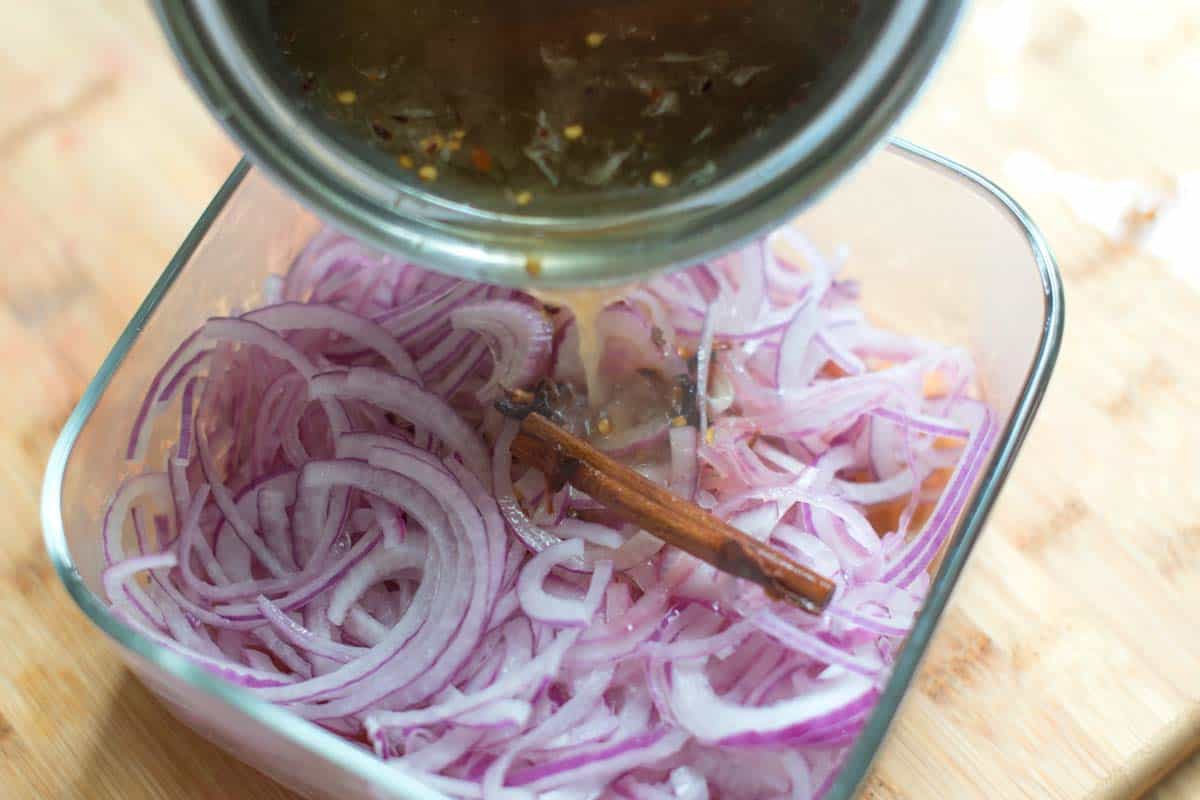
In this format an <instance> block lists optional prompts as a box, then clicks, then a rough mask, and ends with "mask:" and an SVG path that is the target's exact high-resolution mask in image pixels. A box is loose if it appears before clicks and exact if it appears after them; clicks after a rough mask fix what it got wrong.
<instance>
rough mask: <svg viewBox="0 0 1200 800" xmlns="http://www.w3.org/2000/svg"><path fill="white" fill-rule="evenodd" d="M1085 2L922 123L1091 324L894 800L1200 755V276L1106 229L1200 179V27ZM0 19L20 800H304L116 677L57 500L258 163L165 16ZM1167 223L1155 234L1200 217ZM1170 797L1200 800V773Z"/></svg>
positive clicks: (0, 468) (8, 547)
mask: <svg viewBox="0 0 1200 800" xmlns="http://www.w3.org/2000/svg"><path fill="white" fill-rule="evenodd" d="M1076 2H1077V3H1078V8H1077V7H1076V6H1075V5H1074V4H1073V3H1072V2H1069V0H1043V1H1042V2H1038V3H1036V4H1035V3H1034V2H1033V0H990V2H982V3H979V4H978V5H977V6H976V8H975V11H974V13H973V16H972V17H971V20H970V22H969V24H968V26H967V27H966V29H965V30H964V32H963V35H962V36H961V37H960V39H959V41H958V44H957V45H956V48H955V50H954V51H953V53H952V55H951V57H950V58H949V59H948V63H947V64H946V65H945V67H944V69H943V71H942V73H941V77H940V78H939V79H938V81H937V82H936V83H935V85H934V87H933V89H932V90H931V91H930V92H929V93H928V94H927V95H926V96H925V98H924V100H923V102H922V103H921V105H920V107H919V111H917V112H916V113H914V115H913V116H912V117H911V118H910V120H909V121H908V122H907V124H906V125H905V127H904V132H905V133H906V134H907V135H909V136H910V137H912V138H914V139H916V140H918V141H920V142H922V143H923V144H927V145H931V146H933V147H935V148H937V149H941V150H943V151H944V152H946V153H947V154H949V155H951V156H954V157H957V158H959V159H960V160H962V161H964V162H966V163H968V164H971V165H973V166H976V167H978V168H980V169H981V170H982V171H983V172H985V173H986V174H989V175H992V176H994V177H995V178H997V179H998V180H999V181H1000V182H1001V183H1003V184H1005V185H1007V186H1009V187H1010V188H1011V189H1012V190H1013V191H1014V193H1015V194H1016V195H1017V197H1018V199H1020V200H1022V201H1023V202H1025V203H1026V205H1027V206H1028V207H1029V208H1030V210H1031V211H1033V213H1034V216H1035V218H1037V219H1038V220H1039V221H1040V222H1041V223H1042V225H1043V227H1044V228H1045V230H1046V232H1047V233H1048V235H1049V237H1050V240H1051V242H1052V244H1053V245H1054V247H1055V249H1056V250H1057V252H1058V255H1059V258H1060V261H1061V264H1062V269H1063V272H1064V274H1065V276H1066V282H1067V297H1068V309H1069V310H1068V326H1067V340H1066V343H1065V346H1064V348H1063V354H1062V359H1061V361H1060V364H1059V368H1058V372H1057V374H1056V376H1055V380H1054V382H1053V384H1052V387H1051V391H1050V393H1049V395H1048V397H1047V398H1046V402H1045V405H1044V406H1043V409H1042V413H1041V416H1040V418H1039V420H1038V422H1037V424H1036V425H1035V427H1034V430H1033V433H1032V435H1031V437H1030V439H1029V442H1028V444H1027V446H1026V448H1025V451H1024V453H1023V454H1022V457H1021V459H1020V461H1019V463H1018V465H1017V468H1016V471H1015V472H1014V474H1013V476H1012V479H1011V480H1010V481H1009V484H1008V487H1007V489H1006V490H1005V493H1004V495H1003V496H1002V498H1001V501H1000V503H999V506H998V508H997V510H996V512H995V514H994V515H993V518H992V521H991V523H990V524H989V526H988V529H987V531H986V532H985V534H984V536H983V538H982V541H981V543H980V545H979V547H978V548H977V549H976V551H975V555H974V557H973V559H972V562H971V565H970V566H969V568H968V570H967V573H966V575H965V576H964V578H963V580H962V583H961V584H960V589H959V591H958V593H957V595H956V596H955V598H954V600H953V602H952V604H951V608H950V610H949V611H948V613H947V615H946V618H945V622H944V624H943V626H942V628H941V630H940V632H939V634H938V638H937V640H936V642H935V643H934V645H933V646H932V648H931V650H930V654H929V658H928V660H927V662H926V663H925V665H924V666H923V668H922V671H921V673H920V677H919V678H918V680H917V681H916V685H915V688H914V690H913V692H912V694H911V696H910V699H909V702H908V703H907V705H906V706H905V708H904V710H903V712H902V714H901V716H900V718H899V720H898V722H897V725H896V728H895V735H894V736H893V737H892V739H891V740H890V742H889V744H888V746H887V747H886V751H885V752H884V754H883V755H882V757H881V758H880V760H879V762H878V764H877V767H876V771H875V774H874V777H873V778H872V780H871V782H870V785H869V788H868V789H867V792H866V796H867V797H870V798H875V799H876V800H924V798H931V797H951V798H989V800H1009V798H1012V799H1013V800H1016V798H1063V799H1064V800H1109V799H1111V800H1123V799H1124V798H1127V797H1131V796H1133V795H1135V794H1136V793H1138V792H1139V791H1141V790H1142V789H1144V788H1145V787H1147V786H1149V785H1150V784H1151V783H1153V781H1154V780H1155V779H1156V778H1157V777H1158V776H1159V775H1160V774H1161V773H1162V772H1163V771H1165V770H1166V769H1168V768H1169V767H1170V766H1172V765H1173V764H1175V763H1176V762H1178V761H1179V760H1180V759H1182V758H1183V757H1184V756H1185V755H1186V753H1187V752H1188V751H1189V750H1190V749H1191V748H1192V747H1193V746H1194V745H1195V744H1196V743H1197V740H1198V739H1200V626H1198V625H1197V616H1198V615H1197V609H1200V491H1198V489H1197V477H1200V469H1198V467H1200V456H1198V455H1197V454H1198V453H1200V421H1198V420H1200V413H1198V412H1200V399H1198V398H1200V367H1198V366H1197V363H1198V361H1197V354H1200V325H1198V322H1197V321H1198V320H1200V260H1198V259H1197V258H1196V257H1195V256H1191V258H1190V261H1189V260H1188V259H1187V258H1184V259H1182V260H1177V261H1176V262H1175V263H1173V264H1172V263H1168V264H1164V263H1159V262H1157V261H1154V260H1152V259H1151V258H1149V257H1147V256H1146V255H1145V254H1144V253H1143V252H1141V249H1140V248H1139V247H1138V243H1137V242H1136V241H1134V239H1135V238H1136V237H1132V236H1124V237H1118V238H1117V239H1116V240H1114V239H1112V238H1110V237H1106V236H1104V235H1102V234H1101V233H1099V232H1097V230H1096V229H1095V226H1096V225H1100V227H1104V224H1103V223H1104V222H1105V220H1106V219H1107V218H1106V217H1104V214H1105V213H1107V214H1108V215H1109V217H1111V216H1112V215H1113V214H1116V218H1117V219H1118V220H1119V218H1120V217H1121V213H1122V209H1121V208H1120V207H1119V206H1120V204H1119V203H1116V205H1115V206H1114V202H1110V201H1112V198H1111V197H1109V195H1110V194H1113V193H1114V192H1115V193H1116V194H1120V192H1119V191H1117V190H1116V189H1114V188H1113V187H1114V186H1116V187H1117V188H1118V189H1119V188H1120V186H1122V185H1121V184H1113V183H1112V182H1113V181H1116V180H1118V179H1122V178H1130V179H1135V180H1137V181H1140V182H1142V183H1144V184H1145V185H1146V186H1147V187H1149V189H1150V190H1151V192H1152V193H1154V192H1158V193H1161V194H1163V196H1164V197H1166V198H1168V199H1169V197H1170V194H1171V186H1172V180H1173V176H1174V175H1176V174H1177V173H1180V172H1186V171H1196V170H1198V169H1200V152H1198V151H1196V149H1195V147H1194V137H1195V131H1197V130H1200V96H1197V94H1196V93H1195V91H1194V87H1195V86H1196V85H1197V81H1198V80H1200V41H1198V33H1200V19H1198V15H1200V12H1198V11H1197V10H1196V9H1195V4H1194V3H1189V2H1187V0H1159V2H1157V3H1152V4H1140V5H1137V6H1135V7H1134V6H1129V4H1126V3H1123V2H1117V1H1116V0H1076ZM0 11H2V12H3V14H2V18H3V19H4V26H3V28H0V42H2V44H3V50H2V52H3V53H4V57H3V58H2V59H0V97H3V98H4V102H3V103H0V254H2V256H0V257H2V258H3V264H4V266H3V267H2V268H0V508H3V509H4V510H5V512H6V522H5V525H4V533H3V535H2V537H0V642H3V644H4V648H5V649H4V653H3V655H2V656H0V787H3V790H2V791H0V796H3V797H4V798H20V799H22V800H23V799H24V798H97V799H99V800H105V799H109V798H111V799H114V800H115V799H117V798H120V800H132V799H134V798H159V797H169V798H185V797H186V798H223V799H224V798H285V797H289V795H288V794H287V793H285V792H284V791H283V790H281V789H279V788H277V787H276V786H274V785H273V784H271V783H270V782H268V781H267V780H266V779H264V778H262V777H260V776H258V775H257V774H256V773H254V772H253V771H252V770H250V769H249V768H247V767H245V766H243V765H241V764H240V763H239V762H237V761H236V760H235V759H233V758H231V757H229V756H226V755H225V754H223V753H221V752H220V751H218V750H216V749H215V748H214V747H212V746H210V745H208V744H207V743H205V742H203V741H202V740H200V739H199V738H198V737H197V736H196V735H194V734H192V733H191V732H189V731H188V730H187V729H185V728H184V727H183V726H181V725H179V724H177V723H175V722H174V721H173V720H172V719H171V718H170V717H169V716H168V714H167V713H166V711H165V710H164V709H163V708H162V707H161V706H160V705H159V704H158V703H157V702H156V701H155V700H154V698H153V697H152V696H151V695H149V694H148V693H147V692H146V691H145V690H144V689H142V688H141V687H140V685H139V684H138V683H137V682H136V681H135V680H134V679H132V678H131V677H130V675H129V673H127V672H126V671H124V670H123V669H122V668H121V667H120V665H119V662H118V660H117V658H116V657H115V656H114V654H113V652H112V651H111V649H110V647H109V645H108V643H107V642H106V641H105V640H104V639H103V637H102V636H101V635H100V634H98V633H97V632H96V631H95V630H93V629H92V627H91V625H90V623H89V622H87V620H85V619H84V618H83V616H82V615H81V614H80V613H79V612H77V611H76V610H75V609H74V608H73V606H72V603H71V601H70V600H69V598H68V597H67V596H66V594H65V593H64V592H63V591H62V590H61V589H60V588H59V586H58V581H57V579H56V578H55V577H54V575H53V573H52V571H51V568H50V566H49V564H48V563H47V560H46V558H45V557H44V555H43V552H42V544H41V534H40V529H39V523H38V518H37V511H36V508H37V497H38V491H39V486H40V482H41V474H42V469H43V465H44V463H45V460H46V456H47V454H48V452H49V449H50V446H51V444H52V442H53V440H54V437H55V436H56V435H57V432H58V430H59V428H60V427H61V425H62V423H63V421H64V419H65V418H66V416H67V414H68V413H69V411H70V410H71V408H72V407H73V405H74V404H75V402H76V401H77V399H78V397H79V395H80V393H81V392H82V390H83V388H84V386H85V385H86V382H87V380H88V379H89V378H90V376H91V375H92V374H93V373H94V372H95V369H96V367H97V365H98V364H99V363H100V361H101V359H102V358H103V356H104V355H105V353H106V352H107V351H108V349H109V347H110V345H111V343H112V341H113V340H114V338H115V337H116V335H117V333H118V331H119V330H120V329H121V327H122V326H123V325H124V324H125V321H126V320H127V319H128V318H129V316H130V314H131V312H132V311H133V309H134V307H135V306H136V304H137V303H138V302H139V300H140V299H141V297H142V296H143V295H144V293H145V291H146V289H147V288H148V287H149V286H150V284H151V282H152V280H153V279H154V278H155V277H156V276H157V274H158V272H159V271H160V269H161V267H162V266H163V264H165V263H166V261H167V260H168V258H169V257H170V255H171V254H172V252H173V251H174V249H175V247H176V246H177V244H178V243H179V242H180V240H181V239H182V238H183V236H184V234H185V233H186V231H187V229H188V227H189V226H190V225H191V223H192V222H193V221H194V220H195V218H196V217H197V216H198V215H199V213H200V211H201V209H202V208H203V207H204V205H205V203H206V202H207V200H208V198H209V197H210V196H211V195H212V194H213V192H214V191H215V190H216V188H217V186H218V185H219V184H220V182H221V180H222V179H223V178H224V177H225V175H226V174H227V173H228V172H229V170H230V168H231V167H232V166H233V164H234V163H235V161H236V159H237V151H236V149H235V148H234V147H233V146H232V145H230V144H229V142H228V141H227V140H226V139H225V138H224V137H223V136H222V135H221V133H220V132H219V131H218V130H217V129H216V128H215V126H214V125H213V123H212V122H210V121H209V119H208V117H207V115H206V114H205V113H204V111H203V110H202V109H201V107H200V105H199V104H198V102H197V101H196V100H195V99H194V98H193V97H192V95H191V94H190V93H189V91H188V90H187V89H186V87H185V86H184V84H183V82H182V81H181V80H180V78H179V77H178V75H177V72H176V70H175V68H174V66H173V65H172V63H171V61H170V58H169V55H168V53H167V52H166V49H165V47H164V46H163V45H162V43H161V42H160V40H159V37H158V34H157V31H156V29H155V27H154V24H153V22H152V19H151V17H150V14H149V12H148V11H147V8H146V4H145V3H144V2H142V0H110V1H109V2H106V3H80V2H73V1H72V0H45V1H44V2H40V3H24V2H16V0H8V1H7V2H4V3H3V4H0ZM1085 12H1086V13H1085ZM1184 87H1190V88H1188V89H1187V91H1184ZM1089 181H1090V182H1089ZM1081 195H1082V197H1081ZM1159 199H1160V200H1161V198H1159ZM1089 200H1091V201H1094V202H1091V203H1090V204H1089ZM1180 202H1183V200H1180ZM1193 202H1194V201H1193ZM1106 203H1107V205H1105V204H1106ZM1097 205H1098V206H1101V207H1102V208H1100V209H1097V208H1094V207H1093V206H1097ZM1110 206H1114V207H1115V208H1116V210H1115V211H1114V210H1113V208H1110ZM1158 211H1159V216H1160V217H1161V218H1162V219H1161V220H1158V221H1156V220H1153V219H1149V216H1150V215H1149V214H1143V215H1142V217H1143V218H1142V219H1141V221H1140V223H1139V224H1140V227H1139V231H1140V232H1141V234H1142V235H1143V236H1144V237H1145V236H1152V234H1153V230H1154V228H1153V226H1154V225H1156V224H1158V223H1159V222H1164V223H1165V221H1166V220H1167V219H1168V217H1169V218H1170V219H1172V220H1174V222H1173V223H1172V224H1174V225H1175V226H1176V227H1177V228H1178V226H1179V225H1180V223H1179V221H1178V217H1179V214H1178V213H1176V212H1177V209H1176V212H1172V209H1171V207H1170V205H1169V204H1166V205H1163V204H1160V208H1159V209H1158ZM1102 212H1103V213H1102ZM1172 214H1174V216H1171V215H1172ZM1102 217H1103V219H1101V218H1102ZM1109 221H1111V220H1109ZM1193 225H1194V227H1197V228H1200V212H1198V213H1197V215H1196V217H1195V219H1194V220H1193ZM1135 227H1137V226H1135ZM1183 230H1184V231H1185V232H1187V225H1186V224H1184V225H1183ZM981 246H986V242H983V243H981ZM1160 249H1161V248H1160ZM1189 270H1190V272H1189ZM1157 796H1158V797H1159V798H1160V800H1183V798H1191V797H1196V796H1200V763H1196V762H1193V763H1192V764H1191V765H1189V766H1188V767H1186V768H1185V769H1184V770H1183V771H1181V772H1179V773H1177V775H1176V776H1175V777H1173V778H1172V779H1171V781H1170V782H1169V784H1168V785H1167V786H1165V787H1164V788H1162V789H1161V790H1160V791H1159V793H1158V795H1157Z"/></svg>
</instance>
